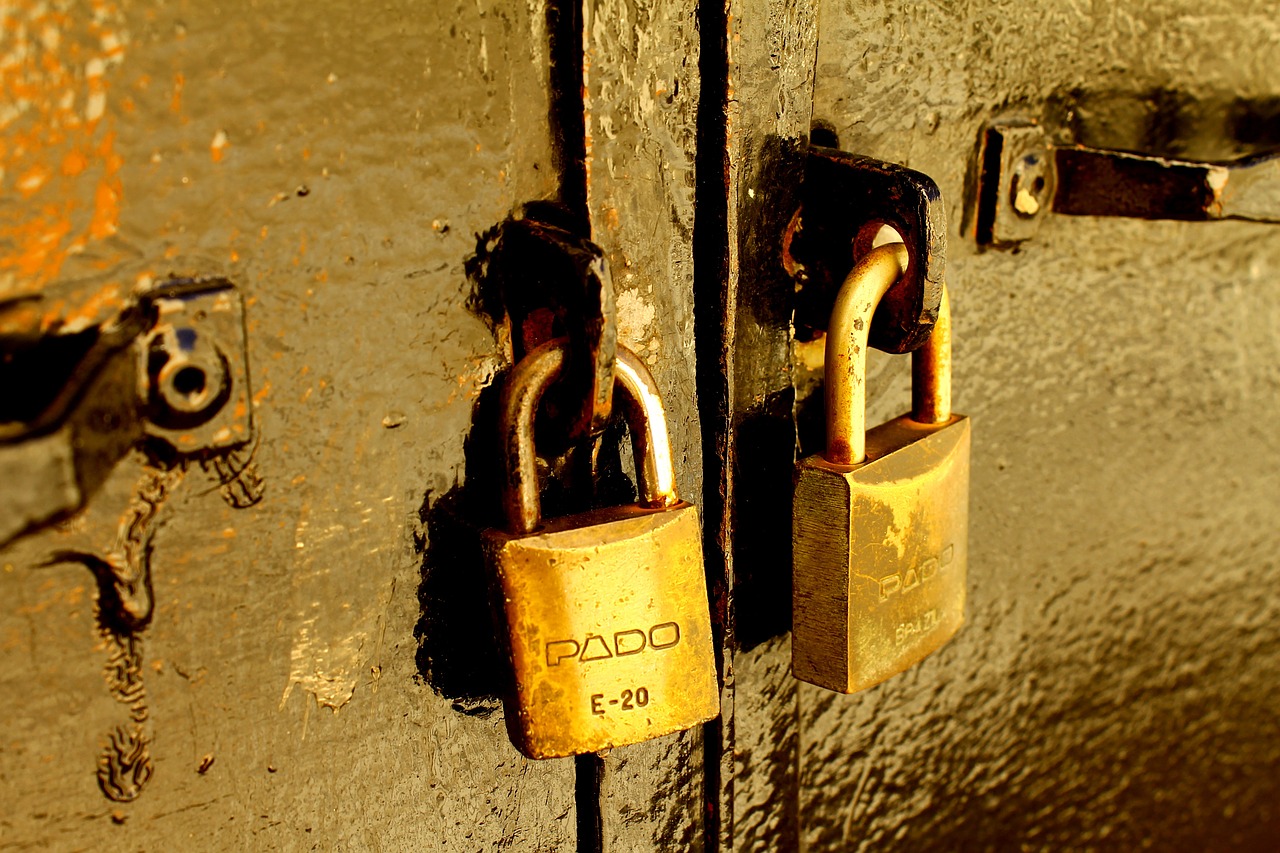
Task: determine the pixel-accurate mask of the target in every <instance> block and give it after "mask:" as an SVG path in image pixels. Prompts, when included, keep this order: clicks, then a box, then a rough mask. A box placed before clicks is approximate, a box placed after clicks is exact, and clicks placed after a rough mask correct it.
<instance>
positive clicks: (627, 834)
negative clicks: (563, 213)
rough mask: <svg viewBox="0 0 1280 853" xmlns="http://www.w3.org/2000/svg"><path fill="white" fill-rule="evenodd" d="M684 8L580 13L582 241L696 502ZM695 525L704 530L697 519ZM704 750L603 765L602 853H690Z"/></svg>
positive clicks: (694, 100) (632, 3) (639, 4)
mask: <svg viewBox="0 0 1280 853" xmlns="http://www.w3.org/2000/svg"><path fill="white" fill-rule="evenodd" d="M696 8H697V7H696V4H695V3H693V2H691V0H681V2H652V1H651V0H589V2H584V3H582V6H581V9H582V51H583V62H582V65H583V76H582V80H581V84H582V97H583V125H584V131H585V133H584V140H583V141H584V152H583V153H584V157H585V183H586V194H585V195H586V210H587V215H588V218H589V221H590V228H591V239H592V240H593V241H594V242H595V243H597V244H598V245H599V246H600V247H601V248H603V249H604V251H605V255H606V257H607V258H608V259H609V266H610V269H611V271H612V274H613V283H614V288H615V291H616V297H617V305H618V342H619V343H621V344H624V345H625V346H628V347H630V348H631V349H632V350H634V351H635V352H636V353H638V354H639V355H640V356H641V357H642V358H643V359H644V360H645V361H646V363H647V364H648V366H649V368H650V370H652V371H653V374H654V378H655V379H656V380H657V382H658V386H659V388H660V390H661V392H662V399H663V400H664V402H665V403H666V407H667V412H668V417H669V421H670V425H671V445H672V453H673V455H674V458H675V460H676V477H677V481H678V483H679V488H680V492H681V494H684V495H688V496H691V500H692V499H694V498H693V496H698V495H701V494H702V493H703V477H702V441H701V440H702V435H701V432H700V425H699V424H700V422H699V414H698V412H699V403H698V393H697V391H696V389H695V370H694V366H695V359H694V312H693V308H694V294H693V274H694V270H693V220H694V158H695V150H696V142H697V139H696V133H697V130H696V119H697V110H698V103H699V95H700V91H701V89H700V86H699V55H700V54H699V51H700V46H699V41H700V37H699V30H698V20H697V17H696V14H697V12H696ZM695 502H698V503H701V502H702V501H701V500H695ZM702 515H703V523H704V524H707V523H709V521H708V516H707V515H706V512H705V510H702ZM702 751H703V750H702V736H701V731H699V730H696V729H695V730H691V731H687V732H683V733H680V734H676V735H670V736H668V737H665V738H661V739H659V740H657V741H651V742H647V743H641V744H636V745H635V746H630V747H626V748H624V749H619V750H613V751H612V752H610V753H609V754H608V755H607V756H605V758H604V765H603V768H602V775H601V786H602V787H601V832H602V839H601V843H602V847H603V849H604V850H611V851H618V853H622V851H631V850H649V849H654V850H665V849H700V848H701V845H702V835H703V829H702V827H703V820H704V814H705V809H704V800H703V777H702V758H701V754H702ZM591 841H592V839H580V843H581V844H584V845H586V844H589V843H590V842H591ZM583 849H590V848H589V847H587V846H584V847H583Z"/></svg>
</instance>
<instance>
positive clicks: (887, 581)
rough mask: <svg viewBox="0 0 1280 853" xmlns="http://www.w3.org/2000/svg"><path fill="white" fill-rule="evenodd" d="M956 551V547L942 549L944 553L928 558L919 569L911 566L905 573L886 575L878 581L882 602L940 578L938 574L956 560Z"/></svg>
mask: <svg viewBox="0 0 1280 853" xmlns="http://www.w3.org/2000/svg"><path fill="white" fill-rule="evenodd" d="M955 553H956V549H955V546H954V545H948V546H947V547H945V548H943V549H942V553H941V554H939V555H938V556H937V557H928V558H927V559H925V560H924V561H923V562H922V563H920V566H919V568H918V569H917V568H916V567H915V566H910V567H908V568H907V569H906V571H904V572H894V573H893V574H891V575H885V576H884V577H882V578H880V580H879V581H878V583H879V586H880V600H881V601H885V600H887V599H889V598H890V597H892V596H894V595H897V594H898V593H900V592H909V591H910V590H913V589H916V588H917V587H920V586H922V585H923V584H925V583H927V582H928V581H930V580H932V579H933V578H935V577H937V576H938V573H939V572H940V571H941V570H943V569H946V568H947V567H948V566H949V565H951V561H952V560H953V559H954V558H955Z"/></svg>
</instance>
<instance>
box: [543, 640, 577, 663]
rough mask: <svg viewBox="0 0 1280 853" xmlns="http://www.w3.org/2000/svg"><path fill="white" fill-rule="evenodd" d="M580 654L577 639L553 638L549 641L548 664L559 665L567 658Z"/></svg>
mask: <svg viewBox="0 0 1280 853" xmlns="http://www.w3.org/2000/svg"><path fill="white" fill-rule="evenodd" d="M577 656H578V643H577V641H576V640H553V641H552V642H550V643H547V666H559V665H560V661H562V660H564V659H565V658H576V657H577Z"/></svg>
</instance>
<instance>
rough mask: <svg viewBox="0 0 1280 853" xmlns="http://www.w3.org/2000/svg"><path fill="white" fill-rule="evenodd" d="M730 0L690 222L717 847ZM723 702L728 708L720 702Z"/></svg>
mask: <svg viewBox="0 0 1280 853" xmlns="http://www.w3.org/2000/svg"><path fill="white" fill-rule="evenodd" d="M728 2H729V0H710V2H705V3H699V5H698V10H697V17H698V32H699V37H700V43H699V58H698V76H699V78H700V79H699V86H700V89H699V100H698V113H697V154H696V158H695V168H696V183H695V202H694V205H695V206H694V226H693V259H694V286H693V314H694V340H695V348H696V353H697V359H696V374H695V376H696V387H697V399H698V414H699V420H700V423H701V426H702V459H703V491H702V510H703V516H702V518H703V554H704V555H705V560H706V565H707V568H708V572H707V586H708V590H709V591H710V594H711V603H712V626H713V631H715V632H716V633H718V635H719V636H717V638H716V639H717V642H716V666H717V669H718V670H719V674H720V677H721V680H722V683H723V684H724V685H725V686H724V687H723V688H722V690H721V699H722V701H721V709H722V710H721V716H720V718H718V719H716V720H712V721H711V722H709V723H707V724H706V726H704V727H703V796H704V806H705V810H704V825H703V831H704V843H703V847H704V849H705V850H707V851H715V850H719V849H720V840H721V832H722V831H723V829H724V827H726V826H731V825H732V822H733V819H732V815H724V814H722V813H721V802H722V796H721V795H722V791H721V788H722V787H723V785H724V784H725V782H726V781H728V782H729V783H732V779H729V780H725V779H724V778H723V774H722V768H721V762H722V761H723V760H724V753H725V750H724V740H725V738H726V737H728V738H730V739H731V738H732V737H733V720H732V715H733V700H732V690H733V688H732V682H731V673H732V666H731V663H730V662H729V661H728V660H726V659H725V656H726V655H727V654H728V651H727V650H728V648H729V638H730V637H731V636H732V624H731V615H730V612H729V611H730V609H731V605H730V597H731V590H730V584H729V566H728V562H727V543H726V542H725V541H724V533H725V526H724V525H725V510H726V508H727V507H728V495H727V494H726V493H725V491H724V490H725V489H726V488H727V487H728V482H727V472H728V470H729V460H728V456H727V454H728V445H727V442H728V435H729V429H730V424H729V421H728V414H729V384H728V383H729V377H730V375H731V364H730V361H731V359H732V353H730V352H729V351H728V350H727V347H726V343H727V339H728V337H729V335H730V334H731V332H730V331H729V330H730V329H732V327H733V324H732V323H727V322H726V317H727V314H728V309H729V308H730V304H731V303H730V300H732V298H733V297H732V294H731V293H730V292H729V288H728V287H727V286H726V283H727V282H728V280H729V279H728V274H729V268H728V252H729V185H728V180H729V177H728V176H729V171H728V170H729V165H730V164H729V162H728V149H727V143H728V132H727V128H726V115H727V109H728V93H729V78H728V73H729V66H728V62H729V44H728V9H727V4H728ZM726 709H727V710H726Z"/></svg>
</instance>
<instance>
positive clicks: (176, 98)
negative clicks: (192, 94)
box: [169, 73, 187, 115]
mask: <svg viewBox="0 0 1280 853" xmlns="http://www.w3.org/2000/svg"><path fill="white" fill-rule="evenodd" d="M186 85H187V78H186V77H184V76H182V74H180V73H179V74H175V75H173V95H172V96H171V97H170V98H169V112H171V113H173V114H174V115H177V114H178V113H180V112H182V89H183V87H184V86H186Z"/></svg>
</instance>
